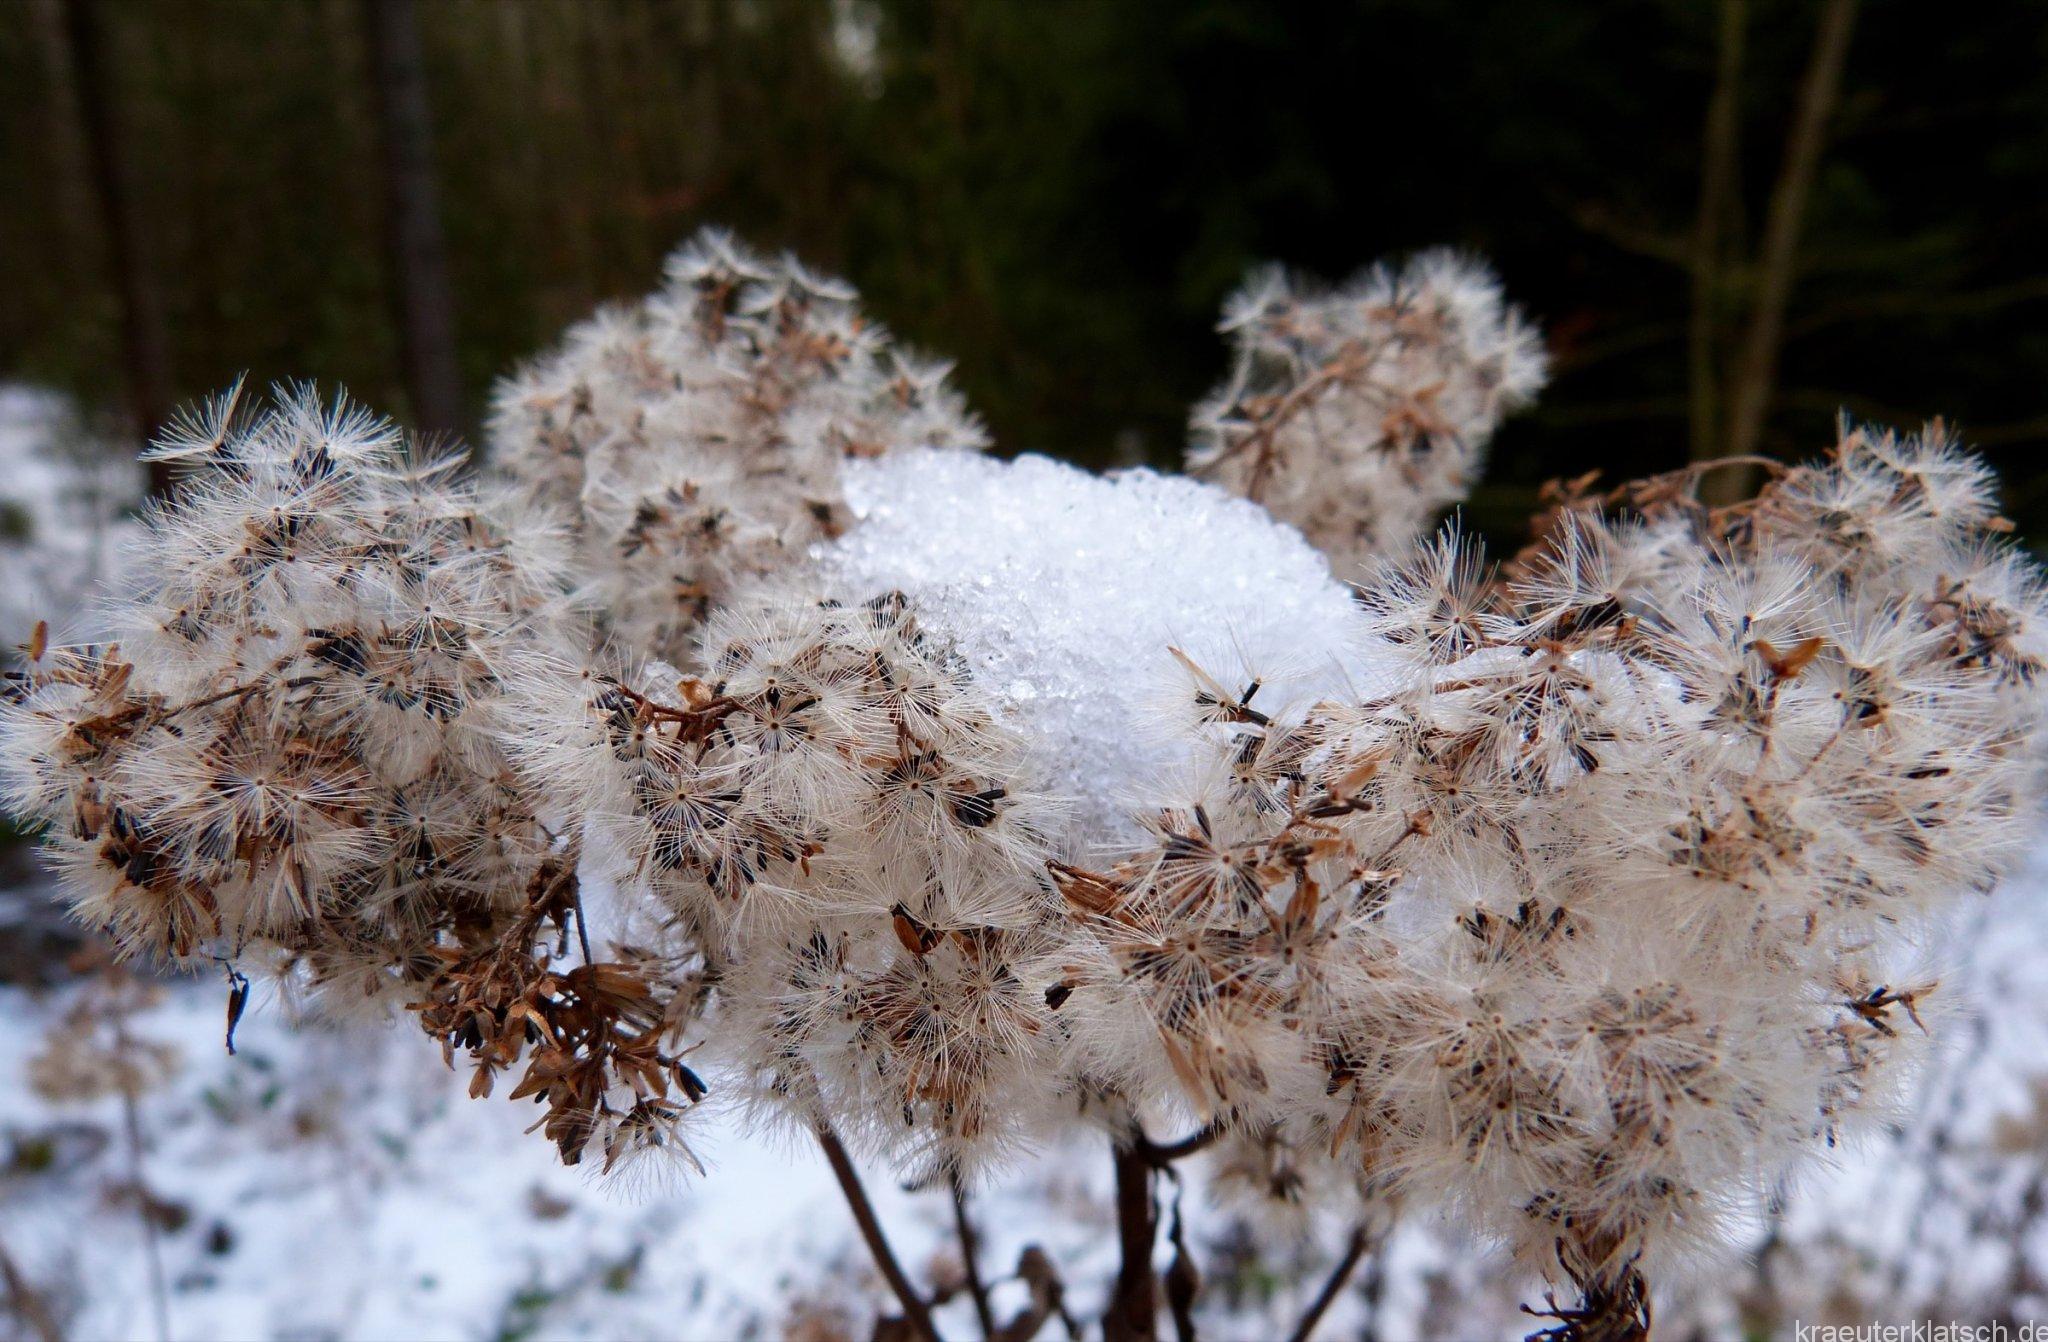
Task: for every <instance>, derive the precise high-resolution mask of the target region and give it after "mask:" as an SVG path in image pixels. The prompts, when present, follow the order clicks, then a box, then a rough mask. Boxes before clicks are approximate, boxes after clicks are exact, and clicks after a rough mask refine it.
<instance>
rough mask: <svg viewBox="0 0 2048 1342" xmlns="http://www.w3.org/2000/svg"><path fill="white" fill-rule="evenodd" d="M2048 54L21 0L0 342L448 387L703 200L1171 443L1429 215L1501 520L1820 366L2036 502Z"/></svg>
mask: <svg viewBox="0 0 2048 1342" xmlns="http://www.w3.org/2000/svg"><path fill="white" fill-rule="evenodd" d="M2044 71H2048V7H2044V6H2042V5H2040V4H2035V3H2018V2H2015V0H2004V2H2001V3H1985V4H1979V5H1973V6H1969V7H1967V9H1965V10H1962V11H1958V10H1956V9H1955V8H1953V7H1948V6H1938V5H1926V4H1915V3H1908V2H1907V0H1864V2H1863V3H1858V0H1635V2H1633V3H1593V2H1590V0H1550V2H1548V3H1533V2H1532V0H1466V2H1464V3H1457V4H1448V3H1441V2H1440V0H1351V2H1350V3H1343V4H1338V3H1328V4H1313V5H1298V6H1289V5H1276V4H1272V3H1269V2H1268V0H1115V2H1114V3H1112V2H1111V0H1033V2H1031V3H1027V2H1026V0H4V3H0V73H4V76H5V77H4V78H0V181H4V182H5V187H6V189H5V197H4V203H0V380H15V381H31V382H37V383H42V384H46V385H53V386H57V387H61V388H64V389H67V390H69V391H72V392H74V393H76V394H77V395H78V396H79V397H81V398H82V399H83V402H84V403H85V404H87V405H88V406H90V407H93V408H94V410H95V411H96V412H98V413H100V414H102V415H105V416H107V417H109V419H108V422H109V423H110V424H112V423H125V424H127V425H129V426H133V425H134V424H135V423H136V422H137V421H138V420H140V421H143V422H147V421H148V420H150V419H153V418H155V417H157V416H160V415H162V414H163V413H164V411H165V407H166V406H167V405H169V404H171V403H173V402H175V401H177V400H181V399H184V398H189V397H192V396H195V395H198V394H200V393H203V392H206V391H208V390H210V389H213V388H217V387H218V386H220V385H221V384H222V383H224V382H225V381H226V380H227V379H229V378H230V377H232V376H233V375H234V374H235V373H237V372H238V371H241V370H243V369H248V370H250V371H251V372H252V373H253V374H254V376H256V377H257V378H259V379H268V378H273V377H281V376H313V377H317V378H319V379H320V380H321V381H322V382H325V383H330V384H331V383H344V384H346V385H347V386H348V387H350V388H351V389H352V390H353V391H355V392H356V393H358V394H359V395H361V396H363V397H364V398H366V399H367V400H369V401H370V402H372V403H373V404H374V405H376V406H377V407H379V408H381V409H385V410H388V411H392V412H395V413H397V414H398V415H400V416H401V417H404V418H407V419H409V420H411V421H412V422H414V423H417V424H423V425H425V426H428V427H436V428H449V429H458V430H473V429H474V428H475V426H476V423H477V421H478V420H479V418H480V416H481V414H482V412H483V409H484V407H485V404H486V399H487V395H488V389H489V387H490V384H491V382H492V379H493V378H494V377H496V376H497V375H498V374H500V373H501V372H503V371H505V370H506V369H508V368H509V367H511V366H512V365H513V364H514V363H515V362H516V361H517V360H519V359H521V358H522V357H525V356H527V355H529V354H531V353H533V352H535V351H537V350H538V349H540V348H542V347H543V346H545V345H546V344H547V343H549V342H550V341H551V340H552V339H553V338H554V337H555V336H556V335H557V334H558V333H559V332H560V331H561V329H562V328H563V327H564V326H565V325H566V324H567V323H569V322H570V321H572V320H574V319H576V318H578V317H580V316H582V315H583V314H584V313H586V312H587V311H588V310H589V309H590V308H591V307H592V306H594V305H595V304H596V303H598V302H600V301H602V300H605V299H609V298H617V297H625V296H630V295H635V294H638V293H640V292H642V291H644V290H646V289H647V288H649V287H650V286H651V285H652V283H653V281H654V280H655V278H656V276H657V273H658V270H659V265H660V261H661V258H662V256H663V254H664V253H665V252H666V251H667V250H668V249H669V248H670V247H671V246H672V245H674V244H675V243H676V242H677V241H678V240H679V239H681V238H682V237H684V236H685V235H686V234H688V233H689V232H690V231H691V230H693V229H695V228H696V227H698V226H699V225H701V224H704V223H707V222H712V223H722V224H725V225H728V226H730V227H732V228H734V229H735V230H737V231H738V232H740V233H741V234H742V235H743V236H745V237H747V238H750V239H752V240H754V241H755V242H756V243H758V244H760V245H762V246H767V247H788V248H792V249H795V250H796V251H797V252H799V253H800V254H801V255H802V256H804V257H805V258H806V259H808V260H810V261H812V262H813V263H815V264H816V265H818V266H820V267H823V268H828V269H831V270H835V271H838V272H840V273H843V274H845V275H847V276H848V277H849V278H851V279H852V280H853V281H854V282H855V283H856V284H857V285H858V286H859V287H860V289H861V291H862V293H863V294H864V296H865V299H866V302H867V304H868V306H869V308H870V310H871V311H872V312H873V313H875V314H876V315H877V316H879V317H880V318H881V319H883V320H885V321H886V322H888V323H889V324H890V325H892V326H893V327H895V328H897V329H898V330H899V331H901V332H902V333H904V334H905V335H906V336H908V337H909V338H911V339H912V340H913V341H915V342H916V343H918V344H920V345H922V346H924V347H926V348H928V349H930V350H932V351H934V352H936V353H940V354H943V355H945V356H947V357H950V358H953V359H956V360H957V361H958V364H959V378H960V381H961V383H962V384H963V385H964V387H965V388H966V390H967V392H968V393H969V395H970V396H971V398H972V400H973V401H974V403H975V404H976V406H977V407H978V408H979V409H980V410H981V412H982V413H983V414H984V415H985V416H986V417H987V419H988V421H989V423H990V425H991V427H992V429H993V430H994V433H995V436H996V439H997V442H998V444H999V445H1000V448H1001V450H1003V451H1006V452H1019V451H1043V452H1049V453H1053V454H1055V455H1059V456H1063V457H1068V458H1072V459H1076V460H1079V461H1083V462H1087V463H1091V464H1097V465H1100V464H1107V463H1113V462H1131V461H1139V460H1145V461H1151V462H1155V463H1159V464H1162V465H1165V464H1171V463H1173V462H1175V461H1176V460H1177V459H1178V454H1179V451H1180V447H1181V443H1182V438H1183V425H1184V423H1185V417H1186V412H1187V406H1188V404H1189V402H1190V401H1191V400H1193V399H1194V398H1195V397H1197V396H1199V395H1200V394H1201V393H1202V392H1203V391H1204V390H1206V389H1207V388H1208V387H1209V385H1210V384H1211V383H1212V382H1213V381H1214V380H1215V379H1216V378H1217V377H1218V376H1219V374H1220V372H1221V370H1222V367H1223V358H1224V351H1223V347H1222V344H1221V343H1220V341H1219V340H1218V338H1217V337H1216V335H1215V333H1214V331H1213V326H1214V322H1215V317H1216V312H1217V309H1218V304H1219V302H1220V301H1221V299H1222V298H1223V297H1224V296H1225V294H1226V293H1227V292H1228V291H1229V290H1230V289H1231V288H1232V287H1233V286H1234V285H1236V284H1237V283H1238V282H1239V280H1240V279H1241V277H1242V276H1243V274H1244V272H1245V271H1246V269H1247V267H1249V266H1251V265H1253V264H1254V263H1257V262H1259V261H1263V260H1269V259H1270V260H1278V261H1283V262H1285V263H1287V264H1289V265H1292V266H1296V267H1300V268H1303V269H1306V270H1309V271H1312V272H1318V273H1321V274H1324V275H1327V276H1330V277H1333V278H1335V277H1340V276H1341V275H1343V274H1344V273H1346V272H1348V271H1350V270H1352V269H1354V268H1356V267H1357V266H1359V265H1361V264H1363V263H1365V262H1367V261H1370V260H1372V259H1373V258H1376V257H1380V256H1383V255H1388V254H1392V253H1399V252H1402V251H1405V250H1409V249H1414V248H1418V247H1422V246H1427V245H1431V244H1436V243H1452V244H1456V245H1459V246H1463V247H1468V248H1471V249H1474V250H1477V251H1479V252H1481V253H1484V254H1485V255H1487V256H1489V257H1491V258H1492V259H1493V260H1494V262H1495V263H1496V264H1497V265H1498V266H1499V268H1500V270H1501V272H1502V274H1503V276H1504V278H1505V280H1506V283H1507V286H1508V290H1509V292H1510V294H1511V295H1512V296H1513V297H1514V298H1515V299H1517V300H1518V301H1519V302H1521V303H1522V304H1523V305H1525V306H1526V307H1527V309H1528V310H1529V311H1530V312H1531V313H1533V314H1534V315H1536V316H1537V317H1538V318H1539V319H1540V320H1541V322H1542V324H1543V326H1544V328H1545V330H1546V331H1547V333H1548V336H1549V340H1550V342H1551V346H1552V349H1553V352H1554V356H1555V365H1556V379H1555V383H1554V385H1553V387H1552V389H1551V390H1550V392H1549V393H1548V394H1547V395H1546V396H1545V398H1544V399H1543V402H1542V404H1541V406H1540V407H1539V408H1538V409H1537V410H1536V411H1535V412H1534V413H1532V414H1530V415H1527V416H1525V417H1523V418H1522V419H1520V420H1517V421H1514V422H1511V424H1510V425H1509V426H1508V428H1507V429H1506V430H1505V431H1504V432H1503V433H1502V435H1501V437H1500V439H1499V440H1498V442H1497V444H1496V448H1495V452H1494V462H1493V466H1492V468H1491V471H1490V473H1489V478H1488V483H1487V484H1486V486H1485V487H1484V489H1483V490H1482V491H1481V493H1480V495H1479V496H1478V497H1477V498H1475V500H1474V502H1473V504H1472V506H1471V509H1470V510H1469V511H1470V514H1471V517H1472V520H1473V521H1474V522H1475V523H1476V524H1477V525H1478V526H1479V527H1481V528H1482V529H1485V530H1488V531H1491V532H1493V533H1494V534H1496V535H1497V536H1498V537H1500V538H1501V539H1503V540H1507V539H1511V538H1512V537H1513V536H1514V534H1515V527H1516V521H1515V519H1518V518H1519V517H1521V516H1523V515H1525V514H1526V513H1527V512H1528V511H1529V508H1530V506H1531V504H1532V503H1533V500H1534V497H1535V491H1536V487H1537V486H1538V484H1539V483H1540V482H1541V481H1542V480H1544V479H1546V478H1548V477H1551V476H1554V475H1560V474H1577V473H1579V472H1580V471H1583V470H1586V469H1589V468H1592V467H1601V468H1604V469H1605V470H1607V471H1608V473H1609V474H1610V475H1615V474H1638V473H1641V472H1644V471H1648V470H1654V469H1661V468H1666V467H1671V466H1676V465H1679V464H1681V463H1683V462H1684V461H1685V460H1686V459H1687V457H1688V456H1689V455H1690V456H1693V457H1701V456H1713V455H1717V454H1722V453H1732V452H1740V451H1744V450H1749V449H1752V448H1754V449H1757V450H1762V451H1767V452H1771V453H1775V454H1780V455H1803V454H1806V453H1810V452H1813V451H1816V450H1818V449H1820V448H1823V447H1825V446H1826V445H1827V444H1828V443H1829V442H1830V441H1831V439H1830V433H1831V425H1830V420H1831V418H1832V417H1833V416H1834V415H1835V413H1836V412H1837V410H1838V409H1839V408H1847V409H1848V410H1849V411H1850V412H1852V413H1853V414H1855V415H1858V416H1860V417H1867V418H1871V419H1875V420H1879V421H1884V422H1890V423H1898V424H1904V425H1917V424H1918V423H1919V422H1920V421H1922V420H1923V419H1925V418H1927V417H1929V416H1932V415H1936V414H1940V415H1944V416H1947V417H1948V418H1950V419H1951V420H1952V421H1954V422H1957V423H1959V424H1960V425H1961V427H1962V428H1963V430H1964V432H1965V433H1966V434H1967V436H1968V437H1969V438H1970V439H1971V440H1972V441H1974V442H1976V443H1977V444H1979V445H1981V446H1982V447H1984V448H1985V449H1987V450H1988V451H1989V453H1990V454H1991V455H1992V456H1993V458H1994V459H1995V460H1996V461H1997V463H1998V464H1999V466H2000V467H2001V468H2002V469H2003V470H2004V472H2005V474H2006V478H2007V483H2008V489H2009V491H2010V498H2009V505H2010V509H2011V511H2012V512H2013V514H2014V516H2015V517H2016V518H2017V519H2018V520H2019V521H2020V524H2021V527H2022V530H2023V532H2026V533H2029V534H2031V535H2033V536H2035V537H2036V538H2039V537H2042V536H2044V535H2048V471H2043V470H2042V469H2041V467H2040V465H2039V464H2037V463H2038V460H2039V456H2038V454H2039V449H2040V447H2041V446H2042V444H2043V442H2044V441H2048V267H2044V266H2043V264H2042V260H2041V251H2042V248H2041V242H2042V238H2043V234H2044V225H2048V78H2044ZM117 417H118V418H117Z"/></svg>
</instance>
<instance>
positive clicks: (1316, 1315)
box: [1290, 1226, 1370, 1342]
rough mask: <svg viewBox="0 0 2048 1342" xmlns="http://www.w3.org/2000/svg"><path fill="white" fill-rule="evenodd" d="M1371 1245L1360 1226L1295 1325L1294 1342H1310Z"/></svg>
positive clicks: (1363, 1228)
mask: <svg viewBox="0 0 2048 1342" xmlns="http://www.w3.org/2000/svg"><path fill="white" fill-rule="evenodd" d="M1369 1243H1370V1240H1368V1238H1367V1237H1366V1233H1365V1227H1364V1226H1359V1227H1357V1228H1356V1229H1354V1230H1353V1231H1352V1232H1351V1242H1350V1243H1349V1244H1347V1245H1345V1246H1344V1256H1343V1257H1342V1258H1340V1259H1338V1260H1337V1266H1336V1267H1334V1268H1332V1269H1330V1276H1329V1280H1327V1281H1325V1282H1324V1283H1323V1289H1322V1290H1320V1291H1318V1292H1316V1298H1315V1300H1314V1301H1313V1302H1311V1303H1310V1305H1309V1307H1308V1310H1307V1312H1305V1313H1304V1314H1303V1315H1302V1316H1301V1322H1299V1323H1297V1324H1295V1325H1294V1332H1293V1333H1292V1334H1291V1335H1290V1336H1291V1340H1292V1342H1308V1339H1309V1335H1310V1334H1311V1333H1313V1332H1315V1330H1316V1325H1317V1324H1319V1323H1321V1322H1322V1321H1323V1315H1324V1314H1326V1313H1328V1312H1329V1309H1330V1306H1331V1305H1333V1304H1335V1303H1336V1301H1337V1294H1338V1292H1340V1291H1342V1290H1343V1289H1344V1283H1345V1282H1347V1281H1349V1280H1351V1274H1352V1273H1353V1272H1355V1271H1357V1270H1358V1262H1359V1260H1360V1259H1362V1258H1364V1257H1365V1250H1366V1247H1367V1246H1368V1244H1369Z"/></svg>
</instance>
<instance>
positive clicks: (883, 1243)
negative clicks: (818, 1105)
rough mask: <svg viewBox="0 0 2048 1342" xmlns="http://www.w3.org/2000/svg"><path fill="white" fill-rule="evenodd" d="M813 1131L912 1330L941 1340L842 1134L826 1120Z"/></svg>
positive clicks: (934, 1341) (929, 1341) (933, 1341)
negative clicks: (893, 1244) (828, 1125)
mask: <svg viewBox="0 0 2048 1342" xmlns="http://www.w3.org/2000/svg"><path fill="white" fill-rule="evenodd" d="M813 1132H814V1134H815V1135H816V1136H817V1139H818V1145H819V1146H820V1147H822V1148H824V1151H825V1159H826V1161H827V1162H829V1163H830V1164H831V1166H832V1174H833V1176H834V1177H835V1178H837V1179H838V1180H839V1191H840V1192H842V1193H844V1194H845V1195H846V1205H847V1206H848V1207H849V1208H851V1209H852V1211H853V1220H854V1223H855V1224H856V1225H858V1226H859V1227H860V1237H861V1239H863V1240H865V1241H866V1242H867V1246H868V1253H869V1254H871V1255H872V1256H873V1257H874V1260H875V1266H876V1267H877V1268H879V1269H881V1273H882V1277H883V1279H884V1280H886V1281H887V1282H888V1283H889V1289H890V1290H892V1291H894V1292H895V1293H896V1299H897V1301H898V1302H899V1303H900V1304H901V1305H902V1306H903V1317H904V1318H905V1319H907V1320H909V1322H910V1328H911V1331H912V1332H914V1333H916V1334H917V1336H918V1337H920V1338H922V1339H923V1340H924V1342H939V1331H938V1329H937V1328H936V1327H934V1326H933V1325H932V1313H931V1310H930V1309H929V1308H927V1307H926V1305H925V1302H924V1297H923V1296H921V1295H919V1294H918V1293H917V1287H915V1286H913V1285H912V1284H911V1281H910V1278H909V1277H908V1276H907V1275H905V1273H904V1271H903V1265H902V1264H901V1263H899V1262H897V1261H896V1253H895V1250H893V1249H891V1248H890V1247H889V1239H888V1236H886V1235H884V1234H883V1233H882V1223H881V1222H880V1221H879V1220H877V1219H876V1218H875V1206H874V1204H873V1203H871V1202H869V1201H868V1194H867V1189H865V1188H863V1187H862V1186H861V1182H860V1171H858V1170H856V1169H855V1168H854V1167H853V1158H852V1157H851V1156H849V1155H847V1153H846V1147H845V1145H844V1144H843V1143H842V1142H840V1140H839V1134H838V1133H836V1132H834V1131H832V1129H831V1128H829V1127H826V1126H825V1125H824V1124H822V1123H821V1124H819V1125H818V1126H817V1127H816V1128H815V1129H813Z"/></svg>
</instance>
